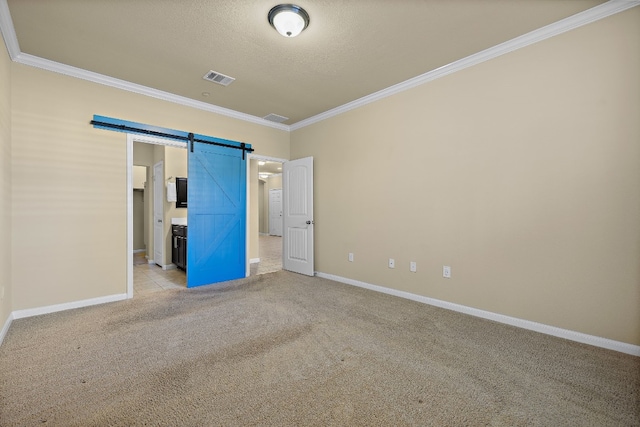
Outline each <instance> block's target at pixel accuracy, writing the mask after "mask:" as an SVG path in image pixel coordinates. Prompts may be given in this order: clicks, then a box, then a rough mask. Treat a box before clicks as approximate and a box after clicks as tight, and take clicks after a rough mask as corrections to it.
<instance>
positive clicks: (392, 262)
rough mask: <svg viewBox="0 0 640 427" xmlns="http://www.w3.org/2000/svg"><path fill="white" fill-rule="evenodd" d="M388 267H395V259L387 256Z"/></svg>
mask: <svg viewBox="0 0 640 427" xmlns="http://www.w3.org/2000/svg"><path fill="white" fill-rule="evenodd" d="M389 268H396V261H395V260H394V259H393V258H389Z"/></svg>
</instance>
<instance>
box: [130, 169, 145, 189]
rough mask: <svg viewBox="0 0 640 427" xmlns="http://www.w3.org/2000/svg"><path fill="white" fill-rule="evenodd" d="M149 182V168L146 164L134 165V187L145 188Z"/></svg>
mask: <svg viewBox="0 0 640 427" xmlns="http://www.w3.org/2000/svg"><path fill="white" fill-rule="evenodd" d="M145 182H147V168H146V167H144V166H134V167H133V188H138V189H143V188H144V184H145Z"/></svg>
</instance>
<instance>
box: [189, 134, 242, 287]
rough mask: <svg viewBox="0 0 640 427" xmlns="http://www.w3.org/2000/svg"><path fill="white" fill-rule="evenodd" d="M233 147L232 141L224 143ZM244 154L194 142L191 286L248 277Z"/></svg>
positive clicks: (190, 201)
mask: <svg viewBox="0 0 640 427" xmlns="http://www.w3.org/2000/svg"><path fill="white" fill-rule="evenodd" d="M220 142H224V143H231V142H230V141H224V140H222V141H220ZM243 157H244V156H243V151H242V150H237V149H233V148H227V147H221V146H215V145H210V144H205V143H199V142H195V143H194V148H193V152H192V151H191V150H189V154H188V161H189V164H188V176H189V185H188V188H187V192H188V194H187V198H188V207H187V209H188V212H187V223H188V229H187V230H188V236H187V287H188V288H191V287H194V286H201V285H208V284H211V283H217V282H223V281H226V280H232V279H238V278H241V277H245V271H246V270H245V269H246V254H245V252H246V247H245V245H246V203H247V198H246V161H245V160H244V158H243Z"/></svg>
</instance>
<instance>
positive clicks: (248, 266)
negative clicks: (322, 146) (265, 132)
mask: <svg viewBox="0 0 640 427" xmlns="http://www.w3.org/2000/svg"><path fill="white" fill-rule="evenodd" d="M251 160H257V161H260V160H264V161H265V162H278V163H283V164H284V163H287V162H288V161H289V160H287V159H281V158H279V157H270V156H262V155H260V154H253V153H249V154H247V161H248V162H249V164H248V165H247V220H246V223H247V231H246V233H245V234H246V237H247V242H246V245H247V248H246V251H245V252H246V257H247V260H246V271H245V276H246V277H249V275H250V274H251V255H250V254H249V251H250V249H251V248H250V245H249V244H250V240H251V234H250V233H251V230H250V228H251V205H250V202H251V200H250V199H251ZM132 212H133V211H132ZM258 234H259V233H258ZM132 239H133V237H132ZM131 242H132V243H131V244H132V245H133V240H132V241H131Z"/></svg>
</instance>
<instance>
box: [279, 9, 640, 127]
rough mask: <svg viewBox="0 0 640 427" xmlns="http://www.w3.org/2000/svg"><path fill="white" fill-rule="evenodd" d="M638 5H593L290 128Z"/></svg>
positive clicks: (391, 93)
mask: <svg viewBox="0 0 640 427" xmlns="http://www.w3.org/2000/svg"><path fill="white" fill-rule="evenodd" d="M638 5H640V0H609V1H608V2H606V3H603V4H600V5H598V6H595V7H592V8H591V9H588V10H585V11H583V12H580V13H577V14H575V15H573V16H570V17H568V18H565V19H561V20H560V21H557V22H554V23H553V24H549V25H547V26H545V27H541V28H538V29H537V30H533V31H531V32H529V33H527V34H523V35H521V36H519V37H516V38H514V39H511V40H508V41H506V42H504V43H500V44H498V45H496V46H492V47H490V48H488V49H485V50H483V51H480V52H477V53H474V54H473V55H469V56H467V57H466V58H462V59H460V60H458V61H454V62H452V63H450V64H447V65H444V66H442V67H440V68H436V69H435V70H432V71H429V72H427V73H424V74H422V75H419V76H417V77H414V78H411V79H409V80H405V81H404V82H401V83H398V84H396V85H393V86H390V87H388V88H386V89H382V90H380V91H378V92H374V93H372V94H370V95H367V96H364V97H362V98H360V99H356V100H355V101H351V102H348V103H346V104H344V105H341V106H339V107H336V108H333V109H331V110H328V111H325V112H324V113H320V114H317V115H315V116H313V117H309V118H308V119H304V120H301V121H299V122H296V123H294V124H292V125H290V126H289V129H290V130H292V131H294V130H298V129H301V128H303V127H305V126H309V125H311V124H314V123H317V122H320V121H322V120H325V119H328V118H330V117H334V116H337V115H339V114H342V113H346V112H347V111H350V110H354V109H356V108H359V107H362V106H364V105H367V104H370V103H372V102H376V101H378V100H380V99H383V98H386V97H388V96H391V95H395V94H397V93H400V92H403V91H405V90H408V89H411V88H414V87H416V86H420V85H423V84H425V83H428V82H431V81H433V80H436V79H439V78H440V77H444V76H447V75H449V74H452V73H455V72H458V71H461V70H464V69H465V68H469V67H472V66H474V65H478V64H480V63H482V62H485V61H488V60H490V59H494V58H497V57H499V56H501V55H504V54H506V53H510V52H513V51H514V50H518V49H522V48H524V47H527V46H529V45H531V44H534V43H538V42H540V41H543V40H546V39H548V38H551V37H554V36H557V35H559V34H562V33H565V32H567V31H570V30H573V29H576V28H578V27H581V26H583V25H587V24H590V23H592V22H595V21H598V20H600V19H603V18H606V17H608V16H611V15H615V14H616V13H619V12H623V11H625V10H627V9H630V8H632V7H635V6H638Z"/></svg>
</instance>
